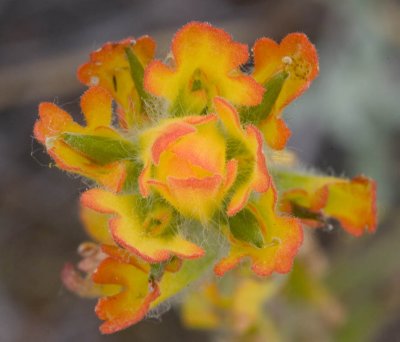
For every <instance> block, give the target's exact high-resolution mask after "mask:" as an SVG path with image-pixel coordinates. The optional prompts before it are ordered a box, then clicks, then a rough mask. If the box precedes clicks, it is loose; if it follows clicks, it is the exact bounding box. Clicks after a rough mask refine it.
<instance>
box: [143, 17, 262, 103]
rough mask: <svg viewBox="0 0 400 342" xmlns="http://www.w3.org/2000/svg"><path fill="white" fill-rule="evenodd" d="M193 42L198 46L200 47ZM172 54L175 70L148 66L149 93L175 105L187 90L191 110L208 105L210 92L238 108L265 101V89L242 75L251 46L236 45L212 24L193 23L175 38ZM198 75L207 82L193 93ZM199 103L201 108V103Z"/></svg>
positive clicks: (184, 95) (164, 66) (147, 83)
mask: <svg viewBox="0 0 400 342" xmlns="http://www.w3.org/2000/svg"><path fill="white" fill-rule="evenodd" d="M193 41H196V42H197V45H196V46H193V43H192V42H193ZM171 50H172V55H173V59H174V65H173V66H169V65H166V64H164V63H162V62H161V61H153V62H152V63H150V64H149V65H148V66H147V68H146V70H145V75H144V87H145V89H146V90H147V91H148V92H150V93H152V94H154V95H156V96H163V97H165V98H166V99H167V100H168V101H169V102H170V103H171V104H172V103H174V102H175V101H176V100H177V99H178V98H179V96H182V92H181V90H182V89H184V90H185V91H184V94H183V97H184V98H185V99H184V100H185V101H188V103H190V104H187V105H188V106H189V108H190V107H191V105H194V107H195V108H197V109H199V110H200V109H201V108H198V107H196V106H199V107H200V106H202V105H206V103H207V100H208V99H207V97H208V94H207V93H208V91H209V90H212V91H213V92H214V91H216V92H217V94H218V95H220V96H223V97H225V98H228V99H229V100H230V101H232V102H233V103H234V104H235V105H247V106H254V105H257V104H259V103H260V102H261V101H262V97H263V93H264V87H263V86H262V85H260V84H258V83H257V82H256V81H255V80H254V79H253V78H252V77H250V76H248V75H244V74H241V73H240V72H239V71H238V69H239V66H240V65H241V64H244V63H246V62H247V60H248V58H249V52H248V47H247V45H245V44H240V43H237V42H235V41H233V39H232V37H231V36H230V35H229V34H228V33H226V32H225V31H223V30H221V29H219V28H215V27H213V26H211V25H210V24H208V23H200V22H191V23H189V24H187V25H185V26H183V27H182V28H181V29H180V30H179V31H178V32H177V33H176V34H175V36H174V38H173V40H172V46H171ZM197 73H198V74H200V75H202V78H203V81H204V82H200V83H201V88H200V90H199V91H191V90H190V89H189V88H190V85H191V84H192V82H193V77H196V76H195V75H197ZM210 80H212V82H211V81H210ZM186 90H188V91H186ZM213 95H214V94H212V96H213ZM200 99H201V100H200ZM199 100H200V102H202V103H201V104H200V103H197V102H198V101H199ZM192 101H194V102H192ZM195 103H197V104H195Z"/></svg>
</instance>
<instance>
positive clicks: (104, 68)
mask: <svg viewBox="0 0 400 342" xmlns="http://www.w3.org/2000/svg"><path fill="white" fill-rule="evenodd" d="M128 50H129V51H130V52H131V53H132V54H133V55H134V58H137V60H138V62H139V65H138V66H137V67H140V68H142V72H143V68H144V67H145V66H146V65H147V64H148V63H149V62H150V60H151V59H153V57H154V53H155V42H154V40H153V39H151V38H150V37H148V36H143V37H140V38H138V39H137V40H134V39H133V38H127V39H124V40H122V41H120V42H117V43H106V44H105V45H104V46H103V47H102V48H101V49H99V50H97V51H95V52H92V53H91V55H90V60H89V61H88V62H87V63H85V64H83V65H82V66H81V67H80V68H79V70H78V78H79V80H80V81H81V82H82V83H84V84H86V85H87V86H93V85H101V86H102V87H104V88H106V89H107V90H108V91H109V92H111V94H112V96H113V98H114V99H115V100H116V101H117V103H118V105H119V106H120V111H119V114H120V120H121V121H120V124H121V125H122V126H123V127H124V128H128V127H131V126H133V125H135V124H137V123H138V122H141V121H142V120H143V119H144V118H143V115H142V113H141V112H142V103H141V99H140V94H139V92H138V89H137V85H136V84H135V82H134V79H133V78H132V70H131V66H130V64H129V59H128V56H127V51H128ZM139 87H140V85H139Z"/></svg>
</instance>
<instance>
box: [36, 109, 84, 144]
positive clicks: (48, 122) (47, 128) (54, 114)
mask: <svg viewBox="0 0 400 342" xmlns="http://www.w3.org/2000/svg"><path fill="white" fill-rule="evenodd" d="M66 130H70V131H71V130H72V131H79V130H80V126H79V125H78V124H76V123H74V122H73V120H72V118H71V116H70V115H69V114H68V113H67V112H65V111H64V110H62V109H61V108H59V107H58V106H56V105H55V104H53V103H49V102H43V103H41V104H40V105H39V120H37V121H36V123H35V127H34V130H33V133H34V135H35V138H36V139H37V140H38V141H40V142H41V143H42V144H43V145H47V144H48V143H51V139H50V138H53V137H56V136H58V135H60V134H61V133H62V132H65V131H66ZM48 139H49V140H50V141H48Z"/></svg>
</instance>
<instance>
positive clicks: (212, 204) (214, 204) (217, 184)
mask: <svg viewBox="0 0 400 342" xmlns="http://www.w3.org/2000/svg"><path fill="white" fill-rule="evenodd" d="M222 183H223V178H222V176H219V175H214V176H212V177H207V178H202V179H197V178H187V179H177V178H173V177H169V178H168V180H167V185H168V189H169V191H170V193H171V200H172V202H171V204H172V205H173V206H174V207H175V208H176V209H177V210H178V211H179V212H180V213H182V214H183V215H185V216H188V217H194V218H197V219H199V220H200V221H203V222H204V221H206V220H207V219H208V218H209V217H210V216H211V215H212V214H213V213H214V212H215V210H216V209H217V208H218V206H219V204H220V200H221V199H220V197H221V195H220V194H221V191H220V189H221V187H222Z"/></svg>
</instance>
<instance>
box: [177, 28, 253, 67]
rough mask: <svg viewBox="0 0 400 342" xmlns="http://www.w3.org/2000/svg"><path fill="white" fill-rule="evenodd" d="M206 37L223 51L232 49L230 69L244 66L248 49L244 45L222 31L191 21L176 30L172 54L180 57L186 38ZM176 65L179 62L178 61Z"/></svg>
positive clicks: (247, 57) (247, 56)
mask: <svg viewBox="0 0 400 342" xmlns="http://www.w3.org/2000/svg"><path fill="white" fill-rule="evenodd" d="M203 36H207V37H209V38H208V39H209V40H210V41H213V42H218V44H219V46H222V47H224V48H225V49H227V50H228V49H229V50H230V49H232V51H235V54H233V56H232V61H231V65H232V68H234V67H236V66H238V65H241V64H244V63H246V62H247V60H248V59H249V49H248V46H247V45H246V44H241V43H237V42H235V41H233V39H232V36H231V35H230V34H228V33H227V32H225V31H224V30H222V29H219V28H216V27H214V26H212V25H211V24H210V23H207V22H199V21H192V22H190V23H188V24H186V25H184V26H183V27H182V28H181V29H180V30H178V31H177V32H176V34H175V36H174V38H173V39H172V52H173V54H174V56H176V57H179V56H181V55H182V54H181V52H180V50H182V49H184V48H185V43H186V39H187V37H193V38H196V37H203ZM176 62H177V64H180V63H181V61H180V60H179V59H178V60H177V61H176Z"/></svg>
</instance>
